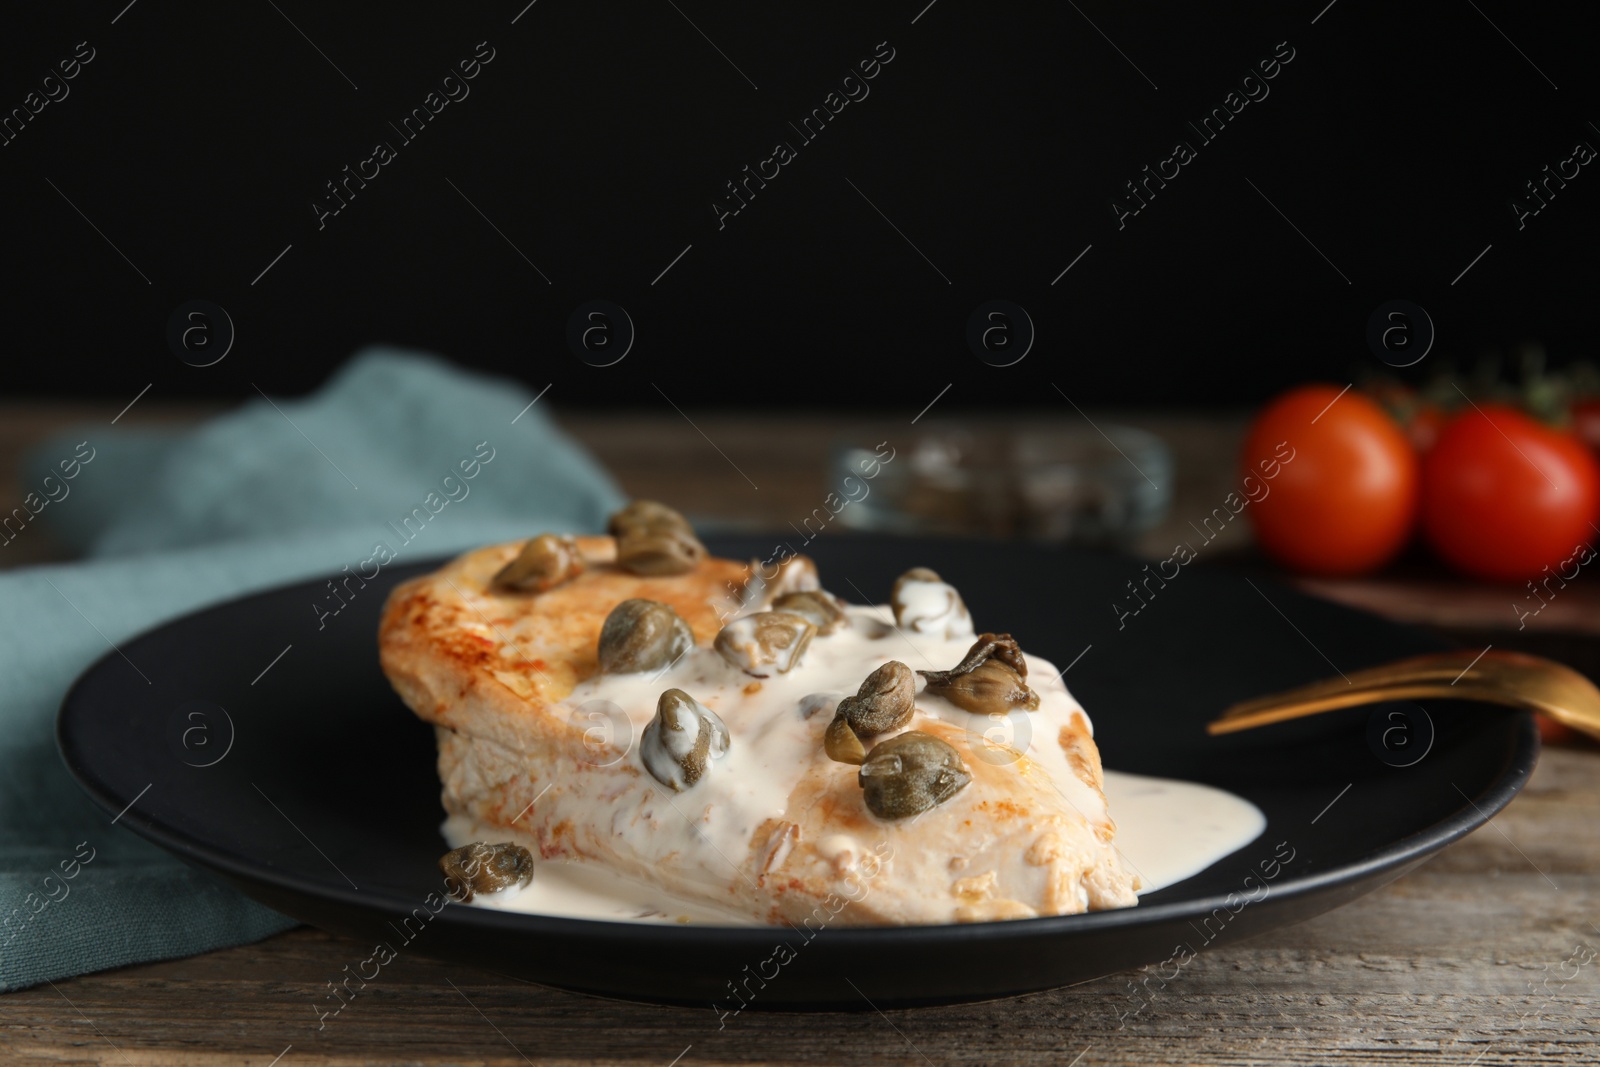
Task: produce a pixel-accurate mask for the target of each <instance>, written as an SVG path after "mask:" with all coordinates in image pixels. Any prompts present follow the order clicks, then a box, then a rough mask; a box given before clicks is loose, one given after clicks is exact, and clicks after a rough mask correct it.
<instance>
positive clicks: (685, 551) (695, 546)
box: [617, 527, 706, 576]
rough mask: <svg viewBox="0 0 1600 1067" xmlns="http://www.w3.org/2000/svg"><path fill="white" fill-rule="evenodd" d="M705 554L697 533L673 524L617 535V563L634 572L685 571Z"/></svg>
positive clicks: (692, 567) (695, 564)
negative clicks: (671, 525)
mask: <svg viewBox="0 0 1600 1067" xmlns="http://www.w3.org/2000/svg"><path fill="white" fill-rule="evenodd" d="M705 555H706V548H705V546H704V545H702V544H701V543H700V541H699V539H698V538H696V537H695V536H694V534H692V533H685V532H684V531H682V530H678V529H673V528H670V527H650V528H643V527H641V528H635V529H631V530H628V531H625V532H624V533H622V534H621V535H619V536H618V537H617V565H618V566H620V567H621V568H622V569H623V570H627V571H632V572H633V573H634V574H644V575H652V576H653V575H662V574H685V573H687V572H689V571H692V570H694V568H695V567H696V566H697V565H698V564H699V562H700V561H701V560H702V559H704V558H705Z"/></svg>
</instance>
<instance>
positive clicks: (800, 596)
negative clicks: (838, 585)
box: [772, 589, 846, 635]
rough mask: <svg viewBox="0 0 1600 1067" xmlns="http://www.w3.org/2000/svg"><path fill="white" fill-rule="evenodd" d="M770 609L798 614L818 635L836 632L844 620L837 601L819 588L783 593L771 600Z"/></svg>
mask: <svg viewBox="0 0 1600 1067" xmlns="http://www.w3.org/2000/svg"><path fill="white" fill-rule="evenodd" d="M772 610H773V611H787V612H788V613H789V614H791V615H798V616H800V617H801V618H802V619H805V620H806V621H807V622H809V623H811V625H813V626H815V627H816V628H817V633H818V634H819V635H826V634H831V633H835V632H837V631H838V630H839V629H840V628H841V627H842V626H844V624H845V621H846V620H845V614H844V611H843V609H841V608H840V607H839V603H838V601H836V600H834V598H833V597H832V596H830V595H828V594H827V593H824V592H823V591H822V590H820V589H805V590H801V591H798V592H794V593H784V594H783V595H782V596H780V597H778V598H777V599H776V600H774V601H773V602H772Z"/></svg>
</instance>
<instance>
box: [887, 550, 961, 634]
mask: <svg viewBox="0 0 1600 1067" xmlns="http://www.w3.org/2000/svg"><path fill="white" fill-rule="evenodd" d="M889 606H890V607H891V608H893V609H894V621H895V624H896V625H898V626H900V627H901V628H902V629H906V630H911V631H913V632H915V633H919V634H933V635H935V636H937V637H942V638H952V637H967V636H969V635H970V634H971V633H972V616H971V615H969V614H968V613H967V605H966V604H965V603H963V602H962V600H961V594H960V593H958V592H956V589H955V586H953V585H950V584H949V583H948V582H946V581H944V580H943V579H941V578H940V577H939V575H938V574H937V573H936V572H934V571H931V570H929V569H928V568H927V567H913V568H911V569H910V570H908V571H906V572H905V573H904V574H902V575H901V576H900V577H898V578H896V579H895V582H894V590H893V592H892V593H891V594H890V596H889Z"/></svg>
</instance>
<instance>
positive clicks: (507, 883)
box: [439, 841, 533, 904]
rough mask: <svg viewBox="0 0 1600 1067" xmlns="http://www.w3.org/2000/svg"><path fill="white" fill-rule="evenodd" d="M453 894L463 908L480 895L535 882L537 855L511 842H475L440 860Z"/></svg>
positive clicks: (441, 857)
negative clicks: (534, 866)
mask: <svg viewBox="0 0 1600 1067" xmlns="http://www.w3.org/2000/svg"><path fill="white" fill-rule="evenodd" d="M439 869H440V870H441V871H443V872H444V876H445V880H446V886H447V889H448V890H449V893H450V895H451V896H452V897H454V898H455V899H456V900H459V901H461V902H462V903H463V904H465V903H467V902H468V901H470V900H471V899H472V897H473V895H474V894H476V893H498V892H500V891H501V890H503V889H510V888H511V887H512V886H519V887H520V886H525V885H527V884H528V883H529V882H531V881H533V853H531V852H529V851H528V850H527V849H525V848H523V847H522V846H521V845H517V844H513V843H511V842H509V841H507V842H504V843H502V844H498V845H489V844H485V843H484V842H482V841H474V842H473V843H472V844H470V845H462V846H461V847H460V848H456V849H451V850H450V851H449V852H446V853H445V854H444V855H443V856H440V857H439Z"/></svg>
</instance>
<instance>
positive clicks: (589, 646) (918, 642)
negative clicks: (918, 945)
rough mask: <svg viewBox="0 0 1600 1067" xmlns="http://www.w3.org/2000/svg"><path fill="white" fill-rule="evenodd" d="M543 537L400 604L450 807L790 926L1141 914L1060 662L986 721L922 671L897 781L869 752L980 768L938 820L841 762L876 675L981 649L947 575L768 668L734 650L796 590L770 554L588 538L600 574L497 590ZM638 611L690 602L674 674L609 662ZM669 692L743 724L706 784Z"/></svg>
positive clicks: (399, 619) (404, 671)
mask: <svg viewBox="0 0 1600 1067" xmlns="http://www.w3.org/2000/svg"><path fill="white" fill-rule="evenodd" d="M522 547H523V546H522V544H521V543H511V544H505V545H496V546H492V547H488V548H483V549H479V550H477V551H473V552H469V553H467V554H465V555H463V556H461V557H459V558H458V559H456V560H454V561H452V562H451V563H449V564H448V565H446V566H445V567H444V568H442V569H441V570H439V571H438V572H436V573H434V574H430V575H427V576H425V577H421V578H418V579H415V580H413V581H410V582H407V583H405V584H403V585H401V586H399V587H397V588H396V589H395V590H394V592H393V593H392V594H391V595H390V598H389V601H388V603H387V605H386V606H385V609H384V615H383V621H382V624H381V628H380V635H379V644H380V650H381V660H382V665H383V669H384V671H385V673H386V674H387V675H388V677H389V679H390V681H391V683H392V684H393V685H394V687H395V690H396V691H397V692H398V693H399V694H400V696H401V698H402V699H403V700H404V701H405V702H406V704H407V705H409V706H410V707H411V708H412V710H413V711H415V712H416V714H417V715H418V716H420V717H421V718H422V719H424V720H426V721H428V722H430V723H433V724H434V725H435V727H436V728H437V734H438V741H439V775H440V779H441V781H442V783H443V791H442V799H443V803H444V807H445V810H446V811H447V812H448V813H449V814H450V815H452V816H456V817H464V818H465V819H469V820H471V821H473V822H475V823H476V824H478V825H479V826H481V827H484V828H487V830H492V831H493V832H495V833H497V834H498V835H499V836H498V837H495V838H493V839H494V840H515V841H520V842H523V843H526V844H528V845H529V846H530V848H536V849H537V852H538V854H539V855H540V856H542V857H543V858H545V859H555V858H560V859H566V860H576V861H582V862H584V863H586V864H589V865H598V866H600V867H602V868H604V869H607V870H609V871H612V872H615V873H616V874H617V875H620V876H622V877H625V878H628V879H632V880H634V881H636V882H639V883H642V884H644V885H647V886H652V887H656V888H658V889H660V890H663V891H665V892H667V893H670V894H672V895H674V896H677V897H680V898H688V899H691V900H695V901H699V902H703V903H705V904H707V905H710V906H713V907H716V908H719V909H722V910H725V911H727V912H730V913H734V914H738V915H743V916H748V917H750V918H752V919H756V920H759V921H764V922H771V923H782V922H789V923H795V924H800V923H806V922H810V921H815V919H816V917H818V916H824V917H826V918H824V919H823V921H830V920H831V921H833V922H836V923H855V924H863V923H948V922H959V921H977V920H986V919H1004V918H1017V917H1027V916H1035V915H1058V914H1067V913H1074V912H1081V911H1086V910H1098V909H1104V908H1115V907H1125V906H1128V905H1131V904H1134V903H1136V898H1135V893H1134V890H1135V888H1136V887H1137V880H1136V879H1135V878H1134V877H1133V876H1132V875H1131V874H1130V873H1128V872H1127V871H1126V870H1125V869H1124V866H1123V864H1122V862H1121V861H1120V859H1119V856H1118V854H1117V852H1116V849H1115V847H1114V845H1113V834H1114V832H1115V828H1114V824H1113V822H1112V820H1111V817H1110V815H1109V813H1108V812H1107V810H1106V801H1105V794H1104V792H1103V789H1102V784H1103V783H1102V777H1101V767H1100V754H1099V751H1098V749H1097V748H1096V747H1095V743H1094V740H1093V737H1092V734H1091V728H1090V724H1089V720H1088V718H1087V716H1086V715H1085V714H1084V712H1083V710H1082V708H1080V707H1079V706H1078V704H1077V702H1076V701H1075V700H1073V698H1072V697H1071V695H1070V694H1069V693H1068V692H1067V690H1066V687H1065V686H1064V685H1063V684H1062V683H1061V682H1060V680H1059V678H1058V677H1056V675H1057V671H1056V668H1055V667H1053V666H1052V665H1051V664H1050V663H1048V662H1047V661H1045V660H1043V659H1040V658H1038V657H1035V656H1031V655H1028V656H1026V657H1025V664H1026V668H1027V673H1026V678H1027V684H1028V686H1030V687H1031V689H1032V690H1033V692H1035V693H1037V696H1038V706H1037V708H1035V709H1033V710H1012V711H1009V712H1008V713H1006V714H1004V715H1000V714H993V715H985V714H974V713H971V712H968V711H964V710H962V709H961V708H959V707H957V706H956V705H955V704H954V703H952V702H951V700H950V699H947V698H946V697H945V696H941V695H936V694H934V693H933V692H930V691H929V690H928V682H927V680H925V679H923V678H922V677H921V676H917V677H916V681H915V686H916V696H915V701H914V706H915V710H914V712H913V713H912V714H911V717H910V720H909V721H906V722H903V723H899V724H897V725H896V726H895V727H894V728H893V729H890V730H886V731H883V732H880V733H879V734H877V735H875V736H868V737H865V738H864V739H863V742H862V743H863V745H864V747H865V748H866V750H867V753H868V756H867V758H868V759H869V761H871V762H872V763H873V764H874V767H873V768H872V770H873V773H878V774H881V773H883V767H884V766H886V765H888V764H887V763H886V761H885V760H883V759H879V760H875V761H874V760H873V759H872V757H871V751H872V750H873V749H874V748H876V747H877V746H879V745H883V744H885V743H886V742H887V741H889V740H891V739H893V738H895V737H897V736H899V735H900V734H903V733H908V732H920V733H922V734H926V735H931V736H932V737H934V738H938V739H939V740H941V741H943V742H945V743H947V744H948V745H949V746H950V748H951V749H952V750H953V752H954V754H955V755H956V756H958V757H959V761H958V773H956V774H955V777H954V778H953V779H952V780H957V781H958V780H959V779H960V776H961V775H965V776H967V780H966V782H965V784H964V785H960V786H957V787H956V788H955V791H954V792H953V793H948V795H942V799H940V800H939V802H938V803H936V804H934V805H933V806H931V807H926V808H925V809H924V810H920V811H918V812H917V813H915V814H909V815H905V816H902V817H895V818H885V817H881V816H880V815H878V814H874V811H873V810H872V809H871V808H869V806H868V804H867V798H866V792H865V790H864V788H863V785H862V782H863V781H864V779H862V778H860V777H859V775H860V773H861V771H862V768H861V767H858V766H856V765H854V764H851V763H845V762H839V761H837V760H835V759H833V758H830V756H829V755H828V754H827V751H826V750H825V743H824V737H825V734H826V733H827V731H828V730H829V727H830V723H831V722H832V721H833V720H834V718H835V709H836V705H837V703H838V702H839V700H840V699H841V698H845V697H850V696H852V695H854V694H856V692H857V688H858V687H859V686H860V685H861V684H862V682H863V680H864V679H866V678H867V676H868V675H869V674H871V673H872V672H873V671H875V670H877V669H878V668H880V667H883V666H884V665H885V664H888V663H890V662H891V661H893V660H898V661H900V662H902V663H904V664H906V665H907V666H908V667H910V668H911V669H912V670H915V671H946V670H949V669H951V668H953V667H955V666H956V665H957V664H958V663H960V662H961V661H962V659H963V657H964V656H966V655H967V653H968V652H969V650H970V649H971V648H972V646H973V643H974V638H973V635H972V633H971V632H970V627H968V628H966V629H963V625H965V623H966V619H965V610H964V609H961V611H960V613H959V614H960V618H959V620H957V621H958V622H959V623H961V624H963V625H957V624H954V623H952V624H951V625H950V626H948V627H945V626H943V624H942V623H941V622H940V621H939V618H940V617H939V616H938V606H937V605H936V604H935V603H934V600H935V599H936V598H934V597H933V596H932V595H931V594H930V592H929V590H930V589H931V590H932V591H933V593H937V592H938V587H937V586H927V587H926V588H924V587H922V586H916V587H915V588H913V586H915V582H913V583H912V585H910V586H907V589H906V592H905V593H904V594H902V593H901V592H900V591H899V590H898V589H897V593H896V595H897V597H900V596H902V595H903V597H904V599H905V602H906V603H907V604H908V605H910V608H908V609H907V610H908V612H909V613H908V614H906V615H905V616H903V618H904V619H905V620H906V625H904V626H896V625H895V624H894V620H893V616H892V615H891V613H890V610H889V609H888V608H883V607H866V606H844V607H843V618H842V620H838V621H837V623H836V624H834V625H832V626H831V627H830V626H821V627H815V628H814V629H815V631H816V632H814V633H813V634H811V635H810V636H809V640H808V641H799V642H796V645H795V647H794V648H792V649H791V651H797V652H798V655H797V656H796V657H795V661H794V662H793V663H792V664H782V665H786V666H788V669H787V670H778V669H777V666H778V665H779V664H773V663H768V664H765V665H762V664H760V663H751V662H749V660H748V652H749V648H748V647H746V646H740V645H739V642H738V641H735V640H733V637H737V636H738V634H740V633H746V631H744V630H737V631H736V632H735V633H734V634H732V635H731V636H730V637H729V638H726V639H725V640H724V641H723V642H717V643H715V644H714V641H715V639H716V638H717V635H718V633H719V632H720V631H721V630H722V629H723V627H724V625H725V624H727V623H730V622H734V621H735V620H737V619H740V618H747V617H749V616H750V615H751V614H752V613H754V612H757V611H760V610H763V609H765V608H766V607H768V606H769V602H770V600H771V598H772V597H773V596H774V595H775V594H777V593H780V592H782V591H783V590H782V589H781V587H779V586H780V585H781V583H777V582H768V583H763V582H762V581H761V580H760V579H757V578H753V574H754V572H755V570H756V565H755V564H743V563H738V562H735V561H732V560H726V559H716V558H704V559H700V560H699V561H698V562H697V563H696V564H695V565H694V566H693V567H692V569H690V570H689V571H688V572H687V573H680V574H671V575H661V576H653V577H652V576H643V575H639V574H634V573H630V572H629V571H627V570H624V569H622V568H620V567H619V566H617V565H616V564H615V562H613V561H614V560H615V559H616V554H617V547H616V542H615V541H614V540H613V539H612V538H610V537H590V538H577V539H576V549H577V551H578V552H579V553H581V555H582V556H583V557H584V558H585V559H586V560H587V562H588V565H587V567H586V568H585V569H584V570H583V571H582V573H580V574H578V575H577V576H576V577H572V578H570V579H568V580H566V581H564V582H562V583H561V584H558V585H555V586H554V587H553V588H548V589H546V590H544V591H543V592H518V591H509V590H507V589H505V588H503V587H502V586H500V585H498V584H496V583H495V582H494V578H495V575H496V574H497V573H499V572H500V571H501V569H502V568H503V567H504V566H505V565H506V564H507V563H508V562H510V561H511V560H513V559H514V558H516V557H517V556H518V553H519V551H520V550H521V549H522ZM923 573H924V574H926V573H928V572H923ZM823 578H824V579H825V578H826V576H825V575H824V576H823ZM935 578H936V576H935ZM917 580H918V581H923V582H924V585H925V586H926V582H927V580H926V579H922V578H918V579H917ZM764 586H765V587H764ZM945 588H948V587H945ZM632 599H643V600H649V601H655V602H658V603H660V604H665V605H667V606H669V607H670V608H672V609H673V610H674V611H675V612H676V613H677V615H678V616H679V617H681V618H682V619H683V621H684V622H685V623H687V625H688V629H689V631H691V632H692V634H693V645H692V647H687V648H686V649H685V650H684V651H682V652H681V653H680V654H678V655H677V656H676V658H675V659H674V660H673V661H672V662H671V663H670V664H667V665H665V666H664V667H662V668H658V669H653V670H645V671H637V672H633V673H620V672H602V671H601V669H600V659H599V655H598V647H599V643H600V634H601V629H602V626H603V625H604V624H605V623H606V620H607V617H608V615H610V614H611V612H612V611H613V609H614V608H616V607H617V606H618V605H619V604H621V603H622V602H623V601H627V600H632ZM958 603H959V602H958ZM930 605H933V606H932V607H930ZM912 609H915V610H912ZM913 618H915V622H914V623H913V621H912V619H913ZM929 619H932V620H933V621H932V623H931V624H930V623H929ZM986 621H988V622H990V623H992V624H995V625H997V626H999V627H1000V628H1003V620H986ZM791 624H792V620H791ZM1019 636H1020V637H1021V638H1022V639H1023V640H1024V643H1025V640H1026V635H1019ZM719 646H725V647H724V649H723V650H722V651H719ZM741 647H744V652H743V653H741V652H740V648H741ZM741 655H745V656H746V658H745V659H741V658H740V656H741ZM780 659H781V657H780ZM757 675H764V676H759V677H758V676H757ZM667 690H680V691H682V692H683V693H684V694H687V695H688V697H692V698H693V701H695V702H697V703H698V704H699V705H700V706H701V707H702V708H703V709H709V710H710V711H711V712H713V713H714V714H713V715H712V716H710V717H709V718H702V719H700V720H699V721H700V722H701V724H702V725H704V724H706V723H708V722H710V720H711V719H720V721H721V723H725V724H726V745H725V751H722V752H721V754H720V755H719V754H718V747H717V745H715V744H713V745H712V746H711V748H710V750H709V751H707V750H706V748H705V746H704V745H702V746H701V750H700V751H701V755H700V756H699V757H696V758H697V759H699V760H700V761H701V762H700V763H698V764H696V766H697V767H698V768H699V770H698V771H696V772H695V773H696V774H698V777H693V776H692V775H690V774H689V773H688V772H685V773H684V775H681V776H679V779H678V780H676V781H674V780H673V779H672V777H671V776H668V780H665V781H664V780H662V778H661V776H660V774H659V766H660V758H661V754H662V752H663V751H665V750H664V749H662V748H660V736H661V735H660V731H661V730H662V729H663V727H662V726H661V724H660V723H658V724H657V727H656V728H655V730H656V735H655V738H654V739H652V736H651V734H650V732H647V730H646V727H648V726H649V725H650V724H651V722H652V720H654V719H657V718H658V706H659V702H660V698H661V695H662V693H664V692H666V691H667ZM707 728H709V727H707ZM652 740H654V743H655V745H656V747H655V748H652V747H651V744H652ZM884 751H885V752H888V751H889V750H888V749H885V750H884ZM939 751H940V752H943V751H944V750H943V749H942V748H941V749H939ZM652 752H653V753H654V754H655V757H656V763H655V764H654V766H656V767H657V770H656V771H654V772H653V771H652V769H651V768H652V766H653V765H652V764H651V762H650V761H649V759H647V758H646V757H648V756H650V754H651V753H652ZM906 758H907V759H908V760H910V759H911V757H910V756H909V755H908V756H907V757H906ZM685 759H686V760H687V759H688V757H685ZM691 762H692V761H691ZM912 763H914V760H913V761H912ZM684 766H685V767H687V766H688V763H685V764H684ZM907 766H908V767H910V766H911V763H908V764H907ZM892 767H893V769H894V770H895V771H896V772H898V771H899V769H900V768H901V764H900V762H899V757H896V758H895V760H894V761H892ZM908 773H909V771H908ZM687 778H692V780H687V781H686V780H684V779H687ZM536 877H537V875H536ZM845 901H850V902H851V904H850V906H849V907H842V905H843V902H845Z"/></svg>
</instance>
